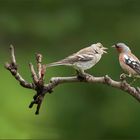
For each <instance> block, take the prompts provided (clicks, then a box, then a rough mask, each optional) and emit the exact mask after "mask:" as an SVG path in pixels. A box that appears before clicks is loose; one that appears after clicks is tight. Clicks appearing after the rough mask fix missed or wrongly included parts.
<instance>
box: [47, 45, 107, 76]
mask: <svg viewBox="0 0 140 140" xmlns="http://www.w3.org/2000/svg"><path fill="white" fill-rule="evenodd" d="M106 49H107V48H105V47H103V45H102V44H101V43H96V44H92V45H91V46H89V47H86V48H83V49H81V50H80V51H78V52H77V53H74V54H72V55H70V56H68V57H66V58H64V59H62V60H60V61H57V62H54V63H50V64H47V67H52V66H58V65H66V66H72V67H73V68H74V69H76V70H77V71H78V72H79V73H81V74H84V71H85V70H87V69H90V68H92V67H93V66H94V65H95V64H96V63H98V62H99V60H100V59H101V57H102V55H103V54H104V53H107V52H106Z"/></svg>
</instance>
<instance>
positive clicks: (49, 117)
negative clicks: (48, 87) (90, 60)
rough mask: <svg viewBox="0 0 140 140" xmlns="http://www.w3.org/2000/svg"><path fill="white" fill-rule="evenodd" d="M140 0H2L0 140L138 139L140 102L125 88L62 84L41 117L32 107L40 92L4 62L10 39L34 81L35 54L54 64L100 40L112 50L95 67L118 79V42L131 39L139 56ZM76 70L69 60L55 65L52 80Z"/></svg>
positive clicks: (22, 68)
mask: <svg viewBox="0 0 140 140" xmlns="http://www.w3.org/2000/svg"><path fill="white" fill-rule="evenodd" d="M139 5H140V1H139V0H106V1H103V0H86V1H84V0H69V1H68V0H0V77H1V78H0V79H1V82H0V83H1V84H0V110H1V111H0V139H6V138H13V139H35V138H36V139H40V138H41V139H48V140H49V139H50V140H71V139H75V140H85V139H139V138H140V135H139V130H140V104H139V103H138V102H137V101H136V100H135V99H134V98H132V97H131V96H129V95H128V94H126V93H125V92H122V91H120V90H118V89H114V88H111V87H108V86H105V85H101V84H85V83H77V84H73V83H72V84H65V85H60V86H58V87H57V88H56V89H55V91H54V93H53V94H50V95H47V96H46V97H45V100H44V102H43V104H42V107H41V110H40V115H38V116H36V115H34V112H35V107H34V108H33V109H31V110H30V109H29V108H28V105H29V103H30V101H31V100H32V96H33V94H34V92H33V91H32V90H29V89H25V88H23V87H21V86H20V85H19V84H18V82H17V81H16V80H15V79H14V78H13V77H12V76H11V74H10V73H9V72H8V71H7V70H5V69H4V63H5V62H6V61H8V60H9V58H10V55H9V45H10V44H13V45H14V46H15V49H16V58H17V62H18V64H19V72H20V73H21V74H22V76H23V77H24V78H25V79H26V80H27V81H31V74H30V70H29V66H28V63H29V62H32V63H33V64H35V59H34V54H35V53H37V52H39V53H42V54H43V56H44V58H43V62H44V63H50V62H53V61H56V60H59V59H62V58H64V57H66V56H67V55H69V54H72V53H74V52H76V51H77V50H79V49H81V48H83V47H86V46H89V45H90V44H92V43H96V42H101V43H103V44H104V46H105V47H108V48H109V50H108V52H109V53H108V54H107V55H104V57H103V59H102V60H101V61H100V62H99V63H98V65H96V66H95V67H94V68H92V69H90V70H89V71H88V72H89V73H91V74H93V75H95V76H103V75H105V74H109V75H110V76H111V77H112V78H113V79H115V80H119V75H120V74H121V73H122V70H121V68H120V66H119V63H118V58H117V57H118V54H117V53H116V51H115V50H113V49H112V48H111V46H112V45H113V44H114V43H117V42H125V43H126V44H128V45H129V46H131V49H132V51H133V52H135V54H136V55H137V56H139V51H140V47H139V46H140V8H139ZM139 57H140V56H139ZM74 74H75V71H74V70H73V69H72V68H69V67H64V66H61V67H53V68H49V69H47V74H46V82H47V81H49V79H50V77H53V76H70V75H74ZM139 84H140V80H138V81H137V82H136V83H135V86H138V85H139Z"/></svg>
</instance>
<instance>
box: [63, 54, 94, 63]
mask: <svg viewBox="0 0 140 140" xmlns="http://www.w3.org/2000/svg"><path fill="white" fill-rule="evenodd" d="M94 57H95V56H94V55H92V54H88V53H87V54H73V55H71V56H68V57H67V58H65V59H63V60H61V62H63V63H70V64H74V63H76V62H86V61H91V60H93V59H94Z"/></svg>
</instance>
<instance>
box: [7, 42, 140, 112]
mask: <svg viewBox="0 0 140 140" xmlns="http://www.w3.org/2000/svg"><path fill="white" fill-rule="evenodd" d="M10 52H11V61H10V62H8V63H6V64H5V68H6V69H7V70H9V71H10V72H11V74H12V75H13V76H14V77H15V79H16V80H17V81H19V83H20V85H21V86H22V87H24V88H28V89H32V90H34V91H35V95H34V96H33V101H32V102H31V103H30V105H29V108H32V107H33V106H34V105H35V104H36V105H37V107H36V112H35V114H39V110H40V107H41V104H42V101H43V99H44V97H45V95H46V94H47V93H52V92H53V90H54V88H55V87H56V86H58V85H60V84H64V83H76V82H86V83H93V84H94V83H101V84H105V85H107V86H111V87H114V88H117V89H120V90H122V91H125V92H126V93H128V94H129V95H131V96H133V97H134V98H135V99H136V100H138V101H139V102H140V88H139V87H136V88H135V87H133V86H131V85H130V84H128V83H127V81H126V80H125V79H121V80H120V81H115V80H113V79H112V78H110V77H109V76H108V75H105V76H102V77H94V76H92V75H89V74H87V76H85V75H84V79H81V78H79V76H78V75H77V76H71V77H52V78H51V79H50V82H49V83H47V84H45V82H44V79H45V73H46V65H45V64H42V55H41V54H36V63H37V72H36V71H35V69H34V66H33V64H32V63H29V67H30V71H31V75H32V79H33V81H32V83H29V82H27V81H26V80H25V79H24V78H23V77H22V76H21V74H20V73H19V72H18V65H17V63H16V58H15V52H14V47H13V46H12V45H11V46H10Z"/></svg>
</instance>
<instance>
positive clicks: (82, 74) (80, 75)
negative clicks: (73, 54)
mask: <svg viewBox="0 0 140 140" xmlns="http://www.w3.org/2000/svg"><path fill="white" fill-rule="evenodd" d="M76 72H77V78H78V79H79V80H86V79H87V78H88V77H90V76H91V75H90V74H88V73H85V72H84V70H76Z"/></svg>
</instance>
